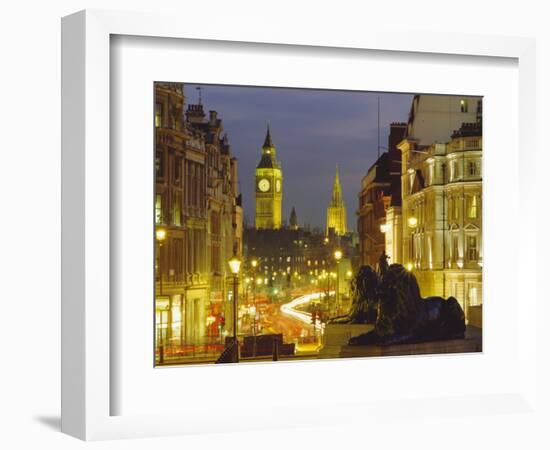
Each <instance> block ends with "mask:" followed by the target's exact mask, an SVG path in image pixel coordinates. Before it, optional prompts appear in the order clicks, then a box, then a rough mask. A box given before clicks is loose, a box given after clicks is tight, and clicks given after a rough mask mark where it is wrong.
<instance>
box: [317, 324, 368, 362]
mask: <svg viewBox="0 0 550 450" xmlns="http://www.w3.org/2000/svg"><path fill="white" fill-rule="evenodd" d="M373 328H374V326H373V325H371V324H338V323H336V324H328V325H327V326H326V327H325V333H324V335H323V348H321V350H320V351H319V358H339V357H340V352H341V349H342V347H344V346H347V345H348V342H349V340H350V338H352V337H355V336H359V335H360V334H363V333H367V332H369V331H370V330H372V329H373Z"/></svg>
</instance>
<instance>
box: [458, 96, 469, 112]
mask: <svg viewBox="0 0 550 450" xmlns="http://www.w3.org/2000/svg"><path fill="white" fill-rule="evenodd" d="M460 112H463V113H467V112H468V100H465V99H462V100H460Z"/></svg>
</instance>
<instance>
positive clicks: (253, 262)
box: [250, 258, 258, 344]
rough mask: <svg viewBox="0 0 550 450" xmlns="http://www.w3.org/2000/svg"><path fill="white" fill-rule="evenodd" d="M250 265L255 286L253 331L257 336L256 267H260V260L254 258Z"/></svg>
mask: <svg viewBox="0 0 550 450" xmlns="http://www.w3.org/2000/svg"><path fill="white" fill-rule="evenodd" d="M250 265H251V266H252V283H253V284H254V286H252V302H253V303H254V311H256V312H255V313H254V325H253V326H254V329H253V333H252V334H253V335H254V336H256V314H258V312H257V311H258V308H257V306H256V267H258V260H257V259H256V258H254V259H253V260H252V261H250ZM254 344H256V340H254Z"/></svg>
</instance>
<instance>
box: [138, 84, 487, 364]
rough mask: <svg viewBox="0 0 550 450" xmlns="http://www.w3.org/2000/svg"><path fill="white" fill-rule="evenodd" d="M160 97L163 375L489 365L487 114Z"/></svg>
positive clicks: (299, 99)
mask: <svg viewBox="0 0 550 450" xmlns="http://www.w3.org/2000/svg"><path fill="white" fill-rule="evenodd" d="M152 88H153V89H154V105H152V111H154V117H151V120H152V121H154V127H155V134H154V149H153V150H152V152H151V155H152V157H154V170H155V175H154V179H155V186H154V198H153V200H152V202H151V199H150V198H143V202H151V220H153V221H154V244H155V252H154V261H151V276H152V277H154V287H155V289H154V290H155V292H154V299H152V301H154V311H155V314H154V320H152V326H153V327H154V337H155V345H154V348H155V354H154V365H155V366H174V367H178V366H185V365H189V364H220V363H253V362H257V363H258V362H271V361H280V362H282V361H294V360H315V359H331V358H332V359H333V358H355V357H361V358H365V357H383V356H412V355H436V354H450V353H454V354H460V353H474V352H482V350H483V348H482V328H483V327H482V322H483V319H482V305H483V276H482V272H483V236H482V218H483V214H482V211H483V196H482V179H483V177H482V173H483V167H482V148H483V133H482V124H483V107H482V105H483V98H482V97H480V96H472V95H468V94H467V93H465V94H464V95H440V94H437V93H426V94H424V93H398V92H374V91H373V92H370V91H351V90H327V89H312V88H295V87H262V86H240V85H214V84H201V83H197V82H193V83H188V82H180V81H156V82H154V84H153V87H152ZM147 204H149V203H147ZM145 332H146V330H144V333H145ZM457 357H460V356H459V355H457Z"/></svg>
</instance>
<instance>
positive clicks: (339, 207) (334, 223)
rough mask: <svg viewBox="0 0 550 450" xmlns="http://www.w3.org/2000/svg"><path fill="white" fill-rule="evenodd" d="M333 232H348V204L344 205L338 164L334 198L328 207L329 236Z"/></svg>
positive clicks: (333, 192) (327, 228)
mask: <svg viewBox="0 0 550 450" xmlns="http://www.w3.org/2000/svg"><path fill="white" fill-rule="evenodd" d="M331 230H332V231H331ZM331 232H333V233H335V234H336V235H343V234H346V232H347V225H346V206H345V205H344V197H343V195H342V186H340V172H339V170H338V166H336V175H335V176H334V185H333V187H332V198H331V199H330V203H329V205H328V208H327V227H326V233H327V236H328V235H329V234H330V233H331Z"/></svg>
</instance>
